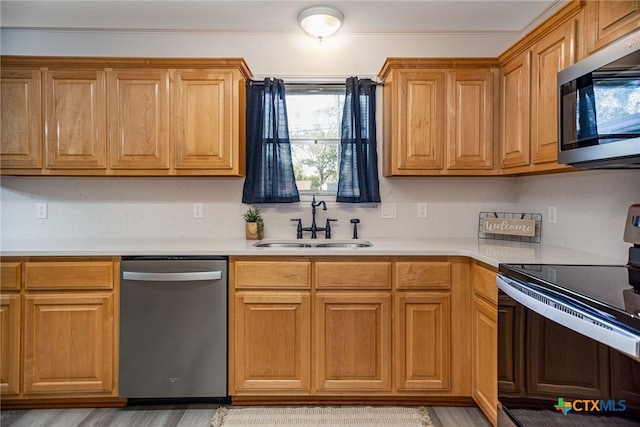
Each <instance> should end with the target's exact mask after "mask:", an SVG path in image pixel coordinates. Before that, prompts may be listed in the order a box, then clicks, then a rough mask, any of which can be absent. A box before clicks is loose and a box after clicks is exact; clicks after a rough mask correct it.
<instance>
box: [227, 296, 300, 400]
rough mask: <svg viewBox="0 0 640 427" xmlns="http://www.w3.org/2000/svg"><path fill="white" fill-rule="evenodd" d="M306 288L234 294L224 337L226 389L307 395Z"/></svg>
mask: <svg viewBox="0 0 640 427" xmlns="http://www.w3.org/2000/svg"><path fill="white" fill-rule="evenodd" d="M309 298H310V297H309V293H308V292H268V293H267V292H265V293H253V292H250V293H238V294H237V295H236V296H235V299H234V304H235V308H234V314H235V318H234V320H233V321H234V323H235V324H234V325H232V328H231V335H233V336H232V337H230V340H229V342H230V343H231V348H230V356H231V357H230V373H229V378H230V379H231V381H232V384H231V385H230V390H231V393H232V394H236V393H237V394H242V393H243V392H248V393H249V394H254V393H256V392H263V393H266V394H268V393H269V392H271V393H272V394H283V393H293V394H308V393H309V389H310V375H311V374H310V341H311V338H310V336H311V331H310V326H309V322H310V310H309Z"/></svg>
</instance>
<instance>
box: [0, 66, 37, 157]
mask: <svg viewBox="0 0 640 427" xmlns="http://www.w3.org/2000/svg"><path fill="white" fill-rule="evenodd" d="M1 73H2V74H1V76H2V78H1V80H0V107H1V111H2V113H1V116H2V128H1V129H2V132H1V140H0V166H1V167H3V168H36V169H37V168H41V167H42V98H41V89H40V88H41V82H42V80H41V73H40V71H39V70H20V69H11V68H3V69H2V72H1Z"/></svg>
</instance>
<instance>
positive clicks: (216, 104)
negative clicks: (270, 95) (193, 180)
mask: <svg viewBox="0 0 640 427" xmlns="http://www.w3.org/2000/svg"><path fill="white" fill-rule="evenodd" d="M239 80H240V79H239V78H238V77H237V76H236V73H234V72H233V71H224V70H215V71H207V70H203V71H176V73H175V79H174V81H175V98H174V105H173V107H172V108H173V109H174V114H175V117H176V119H175V124H176V133H175V144H176V145H175V147H176V152H175V168H176V169H178V173H180V171H179V170H180V169H200V171H199V173H202V169H213V170H215V171H216V173H217V174H224V175H238V174H239V173H240V172H239V145H240V114H243V115H244V111H242V112H241V111H240V109H241V108H239V105H240V93H239V90H238V88H237V87H236V86H239V83H238V81H239ZM243 143H244V141H243Z"/></svg>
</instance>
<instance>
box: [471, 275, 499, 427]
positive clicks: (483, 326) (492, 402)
mask: <svg viewBox="0 0 640 427" xmlns="http://www.w3.org/2000/svg"><path fill="white" fill-rule="evenodd" d="M494 286H495V285H494ZM472 319H473V320H472V328H473V331H472V335H471V337H472V341H471V342H472V346H471V348H472V358H471V359H472V360H473V367H472V375H473V391H472V395H473V399H474V400H475V401H476V403H477V404H478V406H479V407H480V408H481V409H482V412H484V414H485V415H486V416H487V418H489V420H490V421H491V422H492V424H493V425H494V426H495V425H497V423H498V411H497V408H498V380H497V378H498V308H497V307H496V305H495V304H490V303H489V302H487V301H486V300H484V299H483V298H481V297H478V296H475V297H474V310H473V317H472Z"/></svg>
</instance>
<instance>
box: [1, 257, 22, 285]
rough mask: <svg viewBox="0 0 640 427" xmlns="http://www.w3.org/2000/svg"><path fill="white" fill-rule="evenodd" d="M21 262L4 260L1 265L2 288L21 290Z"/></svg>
mask: <svg viewBox="0 0 640 427" xmlns="http://www.w3.org/2000/svg"><path fill="white" fill-rule="evenodd" d="M20 267H21V264H20V262H17V261H16V262H10V261H6V262H2V264H1V265H0V289H2V290H6V291H8V290H16V291H17V290H19V289H20V282H21V279H22V270H21V268H20Z"/></svg>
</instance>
